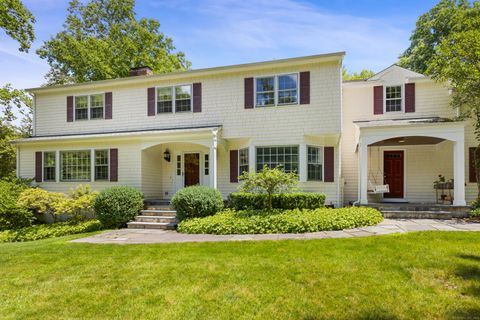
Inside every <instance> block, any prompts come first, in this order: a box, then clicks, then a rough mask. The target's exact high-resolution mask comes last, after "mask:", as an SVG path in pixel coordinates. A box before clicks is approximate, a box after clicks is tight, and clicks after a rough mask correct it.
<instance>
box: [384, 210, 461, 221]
mask: <svg viewBox="0 0 480 320" xmlns="http://www.w3.org/2000/svg"><path fill="white" fill-rule="evenodd" d="M380 212H381V213H382V215H383V217H384V218H387V219H441V220H449V219H460V218H466V217H468V213H464V212H460V211H452V212H450V211H421V210H413V211H410V210H381V211H380Z"/></svg>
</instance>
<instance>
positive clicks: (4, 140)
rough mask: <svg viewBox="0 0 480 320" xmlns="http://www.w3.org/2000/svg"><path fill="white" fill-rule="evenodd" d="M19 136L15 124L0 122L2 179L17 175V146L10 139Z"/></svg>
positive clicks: (0, 169)
mask: <svg viewBox="0 0 480 320" xmlns="http://www.w3.org/2000/svg"><path fill="white" fill-rule="evenodd" d="M18 137H19V134H18V131H17V130H15V128H14V127H13V126H11V125H9V124H8V123H3V122H2V123H0V179H1V178H6V177H14V176H15V170H16V166H17V162H16V148H15V146H13V145H12V144H11V143H10V141H11V140H13V139H16V138H18Z"/></svg>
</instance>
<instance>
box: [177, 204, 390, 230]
mask: <svg viewBox="0 0 480 320" xmlns="http://www.w3.org/2000/svg"><path fill="white" fill-rule="evenodd" d="M382 220H383V217H382V215H381V214H380V212H379V211H377V210H376V209H373V208H366V207H351V208H340V209H327V208H321V209H314V210H309V209H304V210H300V209H294V210H271V211H270V210H269V211H234V210H229V209H227V210H225V211H223V212H221V213H218V214H216V215H214V216H210V217H205V218H194V219H188V220H185V221H182V222H181V223H180V224H179V225H178V231H179V232H183V233H206V234H257V233H305V232H317V231H324V230H342V229H352V228H357V227H364V226H371V225H375V224H377V223H379V222H381V221H382Z"/></svg>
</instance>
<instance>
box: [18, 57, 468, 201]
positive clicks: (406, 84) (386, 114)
mask: <svg viewBox="0 0 480 320" xmlns="http://www.w3.org/2000/svg"><path fill="white" fill-rule="evenodd" d="M343 57H344V53H343V52H339V53H331V54H322V55H315V56H307V57H299V58H292V59H283V60H274V61H267V62H259V63H249V64H242V65H234V66H227V67H218V68H209V69H199V70H189V71H184V72H175V73H169V74H161V75H153V74H152V72H151V71H150V70H149V69H148V68H147V67H142V68H136V69H132V71H131V75H130V77H126V78H120V79H112V80H104V81H95V82H89V83H82V84H73V85H63V86H51V87H40V88H34V89H29V92H31V93H32V94H33V95H34V116H33V125H34V134H33V136H32V137H31V138H27V139H22V140H17V141H15V142H14V143H15V144H16V147H17V151H18V156H17V159H18V161H17V174H18V176H20V177H24V178H31V177H35V181H36V183H37V184H39V185H41V186H42V187H44V188H46V189H48V190H52V191H62V192H68V191H69V190H70V189H71V188H73V187H74V186H75V185H77V184H78V183H89V184H91V185H92V187H93V188H94V189H97V190H101V189H102V188H105V187H109V186H113V185H130V186H134V187H136V188H138V189H140V190H141V191H143V193H144V194H145V197H146V198H147V199H170V198H171V197H172V196H173V195H174V194H175V192H176V191H178V190H179V189H181V188H183V187H185V186H190V185H195V184H201V185H208V186H212V187H214V188H218V189H219V190H220V191H221V192H222V194H223V195H224V196H225V197H226V196H227V195H228V194H229V193H230V192H233V191H235V190H237V188H238V186H239V183H238V176H239V174H241V173H242V172H244V171H255V170H258V169H260V168H262V167H263V166H264V165H268V166H275V165H278V164H282V165H283V167H284V169H285V171H296V172H298V174H299V186H300V188H301V189H303V190H305V191H316V192H323V193H325V194H326V196H327V203H328V204H334V205H336V206H341V205H343V204H347V203H353V202H356V203H361V204H368V203H372V202H378V201H384V200H388V201H408V202H427V203H435V202H437V201H438V199H439V197H440V196H441V198H442V199H443V200H444V201H447V202H448V201H451V202H452V203H453V204H454V205H458V206H463V205H465V204H466V203H467V201H472V200H473V199H474V198H475V197H476V181H475V170H474V167H473V166H472V165H471V164H472V161H473V150H474V147H475V146H476V142H475V138H474V134H473V128H472V126H471V125H470V124H469V123H468V122H464V121H452V119H453V118H455V117H456V115H457V114H456V110H455V109H453V108H452V107H451V106H450V105H449V91H448V89H447V88H446V87H445V86H443V85H442V84H438V83H435V82H434V81H433V80H431V79H429V78H428V77H426V76H424V75H421V74H418V73H415V72H412V71H409V70H406V69H403V68H401V67H399V66H396V65H393V66H391V67H389V68H387V69H385V70H383V71H381V72H379V73H378V74H376V75H375V76H373V77H372V78H370V79H368V80H362V81H347V82H343V83H342V78H341V70H342V60H343ZM440 174H441V175H443V176H445V178H446V179H447V180H449V179H453V183H451V185H452V186H453V189H452V188H447V189H444V190H435V189H434V188H433V182H434V181H435V180H437V179H438V175H440ZM385 184H388V185H389V190H388V192H384V193H372V192H371V190H372V188H373V187H375V186H379V185H385ZM439 192H440V195H439ZM442 194H443V196H442Z"/></svg>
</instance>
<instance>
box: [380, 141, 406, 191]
mask: <svg viewBox="0 0 480 320" xmlns="http://www.w3.org/2000/svg"><path fill="white" fill-rule="evenodd" d="M403 160H404V152H403V150H396V151H384V153H383V174H384V179H385V184H388V185H389V187H390V193H385V194H384V195H383V196H384V198H403V197H404V194H403V184H404V181H403V180H404V179H403V172H404V167H403V163H404V161H403Z"/></svg>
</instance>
